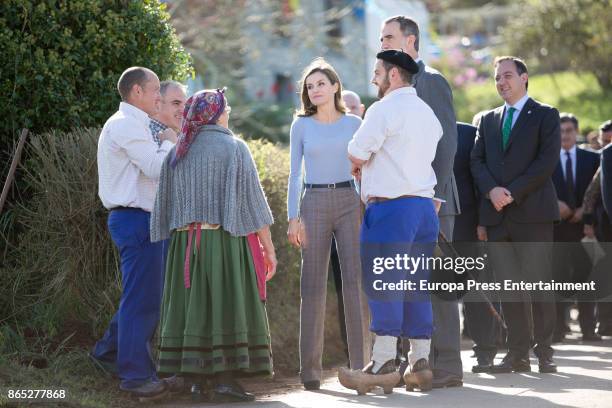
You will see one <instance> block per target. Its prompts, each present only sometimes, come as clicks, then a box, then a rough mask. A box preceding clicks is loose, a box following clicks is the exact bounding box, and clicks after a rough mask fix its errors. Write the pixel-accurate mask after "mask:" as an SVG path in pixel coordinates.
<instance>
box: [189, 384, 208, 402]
mask: <svg viewBox="0 0 612 408" xmlns="http://www.w3.org/2000/svg"><path fill="white" fill-rule="evenodd" d="M191 401H192V402H195V403H199V402H203V401H208V393H207V392H206V389H205V388H204V387H203V386H202V384H201V383H193V384H191Z"/></svg>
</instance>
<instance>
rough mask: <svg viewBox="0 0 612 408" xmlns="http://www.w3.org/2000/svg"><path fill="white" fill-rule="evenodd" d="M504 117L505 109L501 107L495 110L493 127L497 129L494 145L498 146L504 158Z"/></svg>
mask: <svg viewBox="0 0 612 408" xmlns="http://www.w3.org/2000/svg"><path fill="white" fill-rule="evenodd" d="M503 116H504V107H503V106H500V107H498V108H497V109H495V113H494V114H493V126H494V129H495V133H494V135H495V137H494V138H493V143H494V144H495V145H496V146H497V149H498V150H499V155H500V156H502V155H503V154H504V152H503V145H502V118H503Z"/></svg>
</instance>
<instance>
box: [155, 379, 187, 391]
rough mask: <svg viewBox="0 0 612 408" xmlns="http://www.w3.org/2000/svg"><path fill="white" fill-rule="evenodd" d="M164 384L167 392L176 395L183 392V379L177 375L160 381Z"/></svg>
mask: <svg viewBox="0 0 612 408" xmlns="http://www.w3.org/2000/svg"><path fill="white" fill-rule="evenodd" d="M161 380H162V381H163V382H164V383H165V384H166V388H168V391H170V393H172V394H178V393H181V392H183V391H185V378H183V377H181V376H179V375H173V376H171V377H166V378H162V379H161Z"/></svg>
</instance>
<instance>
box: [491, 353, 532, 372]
mask: <svg viewBox="0 0 612 408" xmlns="http://www.w3.org/2000/svg"><path fill="white" fill-rule="evenodd" d="M529 371H531V364H529V358H528V357H523V358H518V357H516V356H514V355H512V354H510V353H508V354H506V357H504V359H503V360H502V362H501V363H499V364H495V365H493V366H492V367H491V371H490V372H491V373H494V374H502V373H511V372H515V373H526V372H529Z"/></svg>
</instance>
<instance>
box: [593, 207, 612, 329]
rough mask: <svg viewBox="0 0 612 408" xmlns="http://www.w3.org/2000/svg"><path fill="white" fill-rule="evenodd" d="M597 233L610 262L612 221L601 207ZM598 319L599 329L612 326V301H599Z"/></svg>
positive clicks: (611, 255)
mask: <svg viewBox="0 0 612 408" xmlns="http://www.w3.org/2000/svg"><path fill="white" fill-rule="evenodd" d="M597 223H598V224H597V227H596V229H595V230H596V234H597V239H598V240H599V241H601V242H605V243H606V244H605V245H604V249H605V250H606V258H607V260H606V261H605V262H606V264H607V265H608V264H610V260H609V259H610V257H612V253H611V249H612V222H611V220H610V217H609V216H608V214H607V213H606V212H605V211H604V210H603V209H600V211H599V214H598V217H597ZM597 320H598V321H599V329H600V330H602V328H603V329H605V330H608V329H609V328H610V327H612V302H607V301H603V302H598V303H597Z"/></svg>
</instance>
